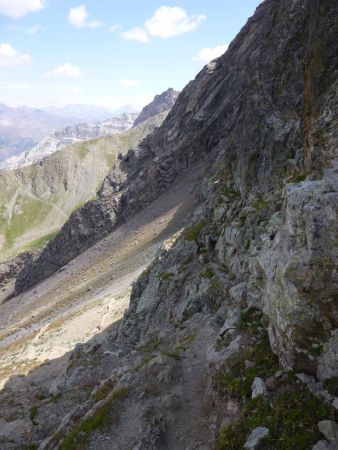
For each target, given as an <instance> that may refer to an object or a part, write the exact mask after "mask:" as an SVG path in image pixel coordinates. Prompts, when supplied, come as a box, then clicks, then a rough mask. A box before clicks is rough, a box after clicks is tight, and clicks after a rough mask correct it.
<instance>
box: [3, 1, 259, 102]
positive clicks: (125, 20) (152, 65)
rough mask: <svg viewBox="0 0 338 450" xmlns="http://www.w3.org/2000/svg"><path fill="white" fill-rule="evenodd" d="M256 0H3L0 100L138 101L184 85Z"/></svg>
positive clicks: (232, 32) (226, 40) (243, 19)
mask: <svg viewBox="0 0 338 450" xmlns="http://www.w3.org/2000/svg"><path fill="white" fill-rule="evenodd" d="M259 3H261V0H242V1H239V0H209V1H205V0H204V1H202V0H176V1H175V0H174V1H171V0H163V1H162V0H147V1H140V0H128V1H117V0H83V1H81V0H80V1H77V0H0V30H1V31H0V102H1V103H6V104H9V105H13V106H16V105H19V104H27V105H30V106H36V107H39V106H47V105H52V104H53V105H64V104H67V103H88V104H96V105H101V106H106V107H110V108H118V107H120V106H122V105H125V104H132V105H135V106H139V107H140V106H142V105H143V104H145V103H147V102H148V101H149V100H150V99H151V98H152V97H153V96H154V95H155V94H158V93H160V92H162V91H164V90H165V89H167V88H168V87H170V86H171V87H174V88H175V89H179V90H181V89H182V88H183V87H184V86H185V84H187V82H188V81H189V80H191V79H193V78H194V77H195V76H196V74H197V73H198V72H199V70H200V69H201V68H202V67H203V65H204V64H206V63H207V62H208V59H212V57H214V56H217V55H218V54H219V53H220V52H223V51H224V49H225V48H226V45H227V44H228V43H229V42H231V40H232V39H233V38H234V37H235V36H236V34H237V33H238V32H239V30H240V29H241V27H242V26H243V25H244V24H245V22H246V20H247V19H248V18H249V17H250V16H251V15H252V14H253V12H254V10H255V8H256V7H257V6H258V4H259Z"/></svg>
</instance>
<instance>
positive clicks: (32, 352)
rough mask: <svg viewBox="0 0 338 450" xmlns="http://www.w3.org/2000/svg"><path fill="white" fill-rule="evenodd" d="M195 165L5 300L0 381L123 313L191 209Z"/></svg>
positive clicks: (57, 352)
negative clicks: (74, 254)
mask: <svg viewBox="0 0 338 450" xmlns="http://www.w3.org/2000/svg"><path fill="white" fill-rule="evenodd" d="M192 172H193V173H194V176H193V177H192V176H190V179H189V178H184V177H183V181H180V182H178V183H176V184H175V186H173V187H171V188H170V189H169V190H168V191H166V192H165V193H164V194H162V195H161V196H160V198H158V199H157V200H156V201H155V202H153V203H152V204H151V205H149V206H148V207H147V208H145V209H144V210H143V211H141V212H140V213H139V214H137V215H136V216H135V217H133V218H132V219H131V220H129V221H128V222H127V223H126V224H123V225H122V226H120V227H119V228H117V229H116V230H115V231H113V232H112V233H111V234H110V235H109V236H107V237H106V238H105V239H103V240H102V241H100V242H98V243H97V244H96V245H95V246H93V247H92V248H90V249H88V250H87V251H86V252H84V253H83V254H82V255H80V256H78V257H77V258H76V259H74V260H73V261H71V262H70V263H69V264H68V265H67V266H65V267H64V268H62V269H61V270H60V271H59V272H57V273H55V274H54V275H52V276H51V277H49V278H48V279H46V280H44V281H43V282H41V283H39V284H38V285H37V286H36V287H34V288H32V289H31V290H29V291H27V292H25V293H23V294H21V295H19V296H17V297H14V298H12V299H11V300H9V301H7V302H5V303H2V304H0V386H1V385H3V384H4V382H5V381H6V380H7V379H8V378H9V377H10V376H12V375H13V374H18V373H23V374H26V373H27V372H28V371H29V370H31V369H32V368H34V367H36V366H38V365H41V362H43V361H45V360H47V359H53V358H57V357H60V356H62V355H64V354H65V353H66V352H68V351H69V350H71V349H72V348H74V346H75V345H76V344H77V343H79V342H85V341H87V340H89V339H91V338H92V337H93V336H95V334H99V333H100V332H101V331H102V330H103V329H105V328H106V327H107V326H108V325H109V324H111V323H112V322H115V321H116V320H118V319H120V318H121V317H122V315H123V312H124V310H125V309H126V307H127V306H128V302H129V293H130V287H131V284H132V282H133V281H134V280H135V279H136V278H137V276H138V275H139V274H140V273H141V272H142V271H143V270H144V269H145V267H146V266H147V265H148V264H149V261H150V260H151V259H152V258H153V256H154V255H155V253H156V251H157V249H158V247H159V246H160V245H161V243H162V242H163V241H164V240H165V239H167V238H168V237H170V236H171V235H172V234H173V233H174V232H176V231H177V230H178V229H180V228H182V226H183V225H184V222H185V219H186V218H187V216H188V215H189V213H190V211H191V209H192V205H193V191H194V186H195V183H196V180H198V179H199V170H194V171H192ZM2 300H3V299H1V297H0V302H1V301H2Z"/></svg>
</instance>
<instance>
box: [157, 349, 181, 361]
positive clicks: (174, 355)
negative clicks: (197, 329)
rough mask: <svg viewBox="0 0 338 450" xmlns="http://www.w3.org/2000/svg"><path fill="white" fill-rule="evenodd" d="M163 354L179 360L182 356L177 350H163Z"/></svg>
mask: <svg viewBox="0 0 338 450" xmlns="http://www.w3.org/2000/svg"><path fill="white" fill-rule="evenodd" d="M161 355H163V356H168V357H169V358H173V359H176V361H179V360H180V359H181V358H182V356H181V353H180V352H178V351H177V350H168V351H164V352H161Z"/></svg>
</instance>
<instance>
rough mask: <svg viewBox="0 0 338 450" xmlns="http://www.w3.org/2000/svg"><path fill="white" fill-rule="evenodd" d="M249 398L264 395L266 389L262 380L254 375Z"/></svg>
mask: <svg viewBox="0 0 338 450" xmlns="http://www.w3.org/2000/svg"><path fill="white" fill-rule="evenodd" d="M251 391H252V394H251V398H256V397H258V396H259V395H266V394H267V393H268V391H267V390H266V387H265V383H264V380H263V379H262V378H259V377H255V379H254V380H253V383H252V386H251Z"/></svg>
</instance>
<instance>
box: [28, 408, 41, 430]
mask: <svg viewBox="0 0 338 450" xmlns="http://www.w3.org/2000/svg"><path fill="white" fill-rule="evenodd" d="M38 410H39V409H38V407H37V405H33V406H32V407H31V409H30V410H29V418H30V419H31V421H32V424H33V425H36V422H35V417H36V416H37V414H38Z"/></svg>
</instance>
